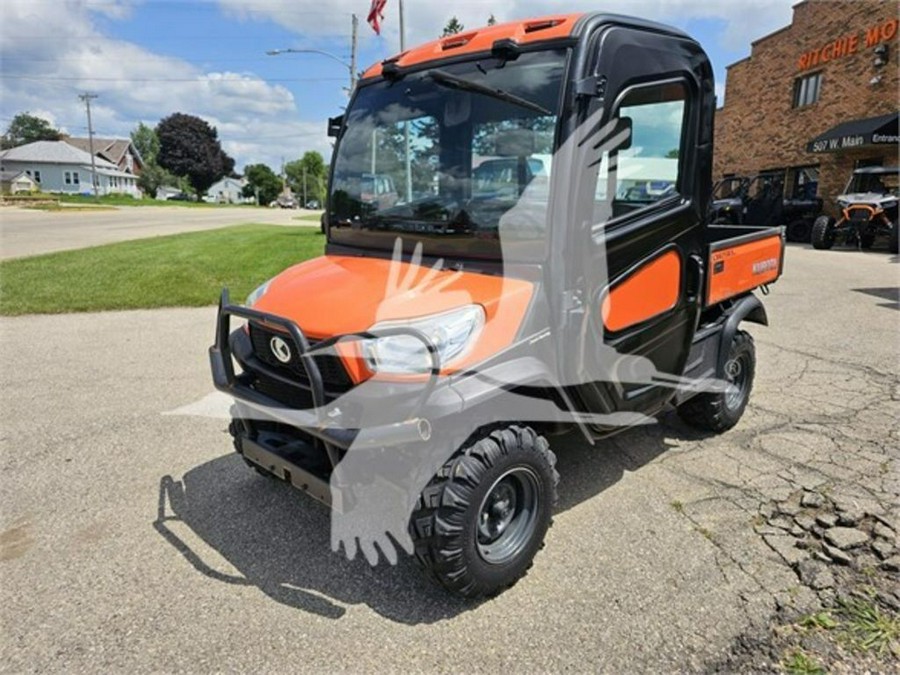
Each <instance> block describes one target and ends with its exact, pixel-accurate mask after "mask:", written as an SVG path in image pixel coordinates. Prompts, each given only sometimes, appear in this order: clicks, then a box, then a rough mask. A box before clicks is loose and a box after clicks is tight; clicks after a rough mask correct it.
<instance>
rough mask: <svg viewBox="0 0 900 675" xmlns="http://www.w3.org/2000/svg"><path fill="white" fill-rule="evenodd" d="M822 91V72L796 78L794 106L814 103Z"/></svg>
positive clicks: (799, 106) (800, 106) (798, 106)
mask: <svg viewBox="0 0 900 675" xmlns="http://www.w3.org/2000/svg"><path fill="white" fill-rule="evenodd" d="M821 91H822V73H813V74H812V75H807V76H805V77H798V78H797V79H796V80H794V107H795V108H802V107H803V106H807V105H812V104H813V103H815V102H816V101H818V100H819V94H820V93H821Z"/></svg>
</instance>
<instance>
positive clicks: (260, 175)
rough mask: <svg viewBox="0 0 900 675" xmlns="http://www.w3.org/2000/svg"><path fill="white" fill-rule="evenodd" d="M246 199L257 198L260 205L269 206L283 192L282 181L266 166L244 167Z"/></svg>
mask: <svg viewBox="0 0 900 675" xmlns="http://www.w3.org/2000/svg"><path fill="white" fill-rule="evenodd" d="M244 178H246V179H247V185H246V186H244V190H243V194H244V196H245V197H255V198H256V200H257V203H258V204H268V203H269V202H271V201H273V200H274V199H276V198H277V197H278V194H279V193H280V192H281V179H280V178H279V177H278V176H276V175H275V172H274V171H272V169H270V168H269V167H268V166H266V165H265V164H250V165H249V166H245V167H244Z"/></svg>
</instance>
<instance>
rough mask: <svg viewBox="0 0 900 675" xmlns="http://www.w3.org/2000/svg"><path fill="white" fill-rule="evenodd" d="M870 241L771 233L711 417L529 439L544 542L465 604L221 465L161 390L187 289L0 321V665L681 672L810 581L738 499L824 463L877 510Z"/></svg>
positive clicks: (895, 488)
mask: <svg viewBox="0 0 900 675" xmlns="http://www.w3.org/2000/svg"><path fill="white" fill-rule="evenodd" d="M193 213H194V212H191V215H193ZM197 213H198V214H200V213H202V212H199V211H198V212H197ZM160 217H162V216H161V214H160ZM897 263H898V258H897V257H896V256H890V255H888V254H886V253H884V252H871V253H864V252H856V251H849V250H834V251H827V252H825V251H813V250H811V249H809V248H808V247H791V248H790V249H789V250H788V252H787V256H786V272H785V275H784V277H783V278H782V279H781V280H780V281H779V282H778V283H776V284H775V285H773V286H772V288H771V294H770V295H769V296H768V297H767V298H765V303H766V306H767V308H768V312H769V319H770V324H771V325H770V326H769V327H761V326H752V327H751V331H752V333H753V335H754V336H755V339H756V345H757V355H758V366H757V373H756V385H755V389H754V392H753V395H752V399H751V403H750V406H749V408H748V410H747V412H746V414H745V416H744V418H743V420H742V421H741V423H740V424H739V425H738V426H737V427H736V428H735V429H733V430H732V431H729V432H727V433H725V434H723V435H721V436H717V437H708V436H704V435H702V434H698V433H696V432H694V431H692V430H690V429H689V428H687V427H685V426H684V425H683V424H682V423H681V422H680V421H679V420H678V419H677V417H676V416H675V415H674V414H671V413H670V414H667V415H665V416H663V418H662V419H661V420H660V423H659V424H657V425H654V426H649V427H642V428H639V429H635V430H632V431H628V432H625V433H623V434H620V435H619V436H617V437H615V438H612V439H610V440H608V441H605V442H603V443H601V444H600V445H599V446H597V447H595V448H592V447H588V446H586V445H585V444H584V443H583V442H582V441H581V440H580V439H579V438H577V437H575V436H571V437H563V438H558V439H554V440H553V441H552V444H553V448H554V450H555V451H556V453H557V455H558V457H559V472H560V474H561V482H560V497H561V501H560V504H559V508H558V510H557V513H556V516H555V524H554V526H553V528H552V529H551V530H550V532H549V534H548V537H547V546H546V548H545V549H544V550H543V551H542V552H541V553H540V554H539V555H538V557H537V559H536V562H535V565H534V567H533V568H532V570H531V572H530V573H529V575H528V576H527V577H526V578H525V579H524V580H522V581H521V582H520V583H519V584H518V585H516V586H515V587H513V588H512V589H510V590H509V591H507V592H505V593H503V594H502V595H500V596H499V597H497V598H495V599H492V600H489V601H485V602H480V603H475V602H469V601H462V600H457V599H453V598H450V597H448V596H447V595H445V594H444V593H443V592H442V591H441V590H439V589H437V588H434V587H432V586H431V585H430V584H429V583H428V582H427V581H425V580H424V579H423V578H422V577H421V576H420V574H419V573H418V571H417V570H416V568H415V566H414V565H413V564H412V563H411V562H410V561H408V560H403V561H401V563H400V564H399V565H397V566H396V567H390V566H387V565H385V564H381V565H380V566H378V567H376V568H372V567H370V566H369V565H368V564H367V563H366V562H365V561H364V560H361V559H357V560H355V561H353V562H348V561H347V560H345V559H344V558H342V557H340V556H338V555H336V554H333V553H332V552H331V551H330V547H329V517H328V513H327V512H326V510H325V509H324V508H323V507H321V506H319V505H318V504H317V503H315V502H313V501H312V500H311V499H309V498H307V497H306V496H305V495H302V494H300V493H298V492H297V491H295V490H293V489H292V488H290V487H288V486H287V485H285V484H282V483H278V482H275V481H272V480H269V479H266V478H264V477H262V476H259V475H257V474H256V473H254V472H253V471H251V470H249V469H248V468H247V467H246V466H245V465H244V464H243V462H242V461H241V460H240V459H239V458H238V457H237V456H236V455H235V454H233V453H232V452H231V444H230V437H229V436H228V434H227V433H226V429H225V427H226V423H225V422H223V421H220V420H214V419H204V418H193V417H184V416H173V415H167V414H164V413H165V412H166V411H171V410H173V409H175V408H177V407H179V406H182V405H185V404H188V403H191V402H193V401H196V400H197V399H200V398H201V397H202V396H204V395H206V394H207V393H209V392H211V391H212V387H211V383H210V376H209V372H208V365H207V356H206V350H207V347H208V345H209V344H210V342H211V341H212V338H213V332H214V318H215V310H214V309H213V308H212V307H210V308H203V309H172V310H155V311H132V312H110V313H100V314H81V315H67V316H26V317H17V318H3V319H2V321H0V350H2V351H0V365H2V369H3V387H2V393H0V410H2V416H3V423H2V432H0V458H2V459H0V461H2V464H0V466H2V471H0V476H2V478H0V504H2V511H0V618H2V633H0V634H2V638H0V670H2V671H3V672H10V673H13V672H16V673H17V672H24V671H35V672H48V671H49V672H66V673H76V672H91V673H93V672H98V671H113V672H150V671H153V672H171V671H187V670H189V671H194V672H212V671H216V672H221V671H245V672H292V671H318V672H323V671H324V672H330V671H356V672H371V671H423V670H424V671H442V672H445V671H454V672H498V671H504V672H535V671H553V672H561V671H580V672H583V671H592V672H597V671H604V672H636V671H641V672H672V671H696V670H702V669H704V668H708V667H709V665H710V664H713V663H716V662H718V661H719V660H720V659H721V658H722V656H723V655H724V654H725V653H727V652H728V650H729V649H730V647H731V645H732V644H733V642H734V640H735V638H736V637H737V636H739V635H741V634H743V633H745V632H746V631H747V630H748V629H749V628H752V627H759V626H765V625H766V623H767V622H768V621H769V620H770V617H771V616H772V612H773V611H774V608H775V602H776V599H777V598H781V599H782V600H781V601H782V602H784V598H785V597H789V598H790V600H789V601H790V602H797V603H799V604H802V603H811V602H812V598H811V597H810V592H809V591H808V589H806V588H805V587H804V586H802V584H800V583H799V582H798V578H797V574H796V573H795V572H794V570H792V569H791V567H790V566H789V565H788V564H787V563H786V562H785V560H783V559H782V558H781V557H780V556H779V555H778V554H777V552H776V551H775V550H774V549H773V548H772V547H771V546H769V545H767V543H766V541H765V540H764V539H763V537H762V536H760V535H759V534H758V532H757V531H756V529H755V527H754V522H755V521H756V520H757V519H758V517H759V516H758V513H759V509H760V507H761V505H763V504H765V503H767V502H768V501H770V500H773V499H784V498H786V497H787V496H788V495H790V494H792V493H793V492H794V491H796V490H799V489H801V488H802V486H803V485H805V484H807V483H810V484H815V485H816V486H820V487H821V486H823V485H826V486H834V488H835V489H840V490H845V491H846V490H849V491H850V492H853V491H858V492H865V493H866V494H867V495H869V496H870V497H872V498H873V499H876V500H879V503H880V504H881V505H882V506H883V507H884V511H885V513H886V517H885V519H886V520H887V521H888V522H893V523H894V525H895V527H896V524H897V504H898V501H900V500H898V497H900V485H898V483H900V481H898V480H897V475H898V473H897V459H898V450H897V448H898V447H900V442H898V440H900V439H898V428H900V424H898V418H900V412H898V398H900V388H898V375H897V373H898V368H897V366H898V335H900V332H898V329H900V322H898V318H900V312H898V309H900V298H898V285H900V284H898V281H900V279H898V264H897Z"/></svg>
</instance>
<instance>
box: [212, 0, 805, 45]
mask: <svg viewBox="0 0 900 675" xmlns="http://www.w3.org/2000/svg"><path fill="white" fill-rule="evenodd" d="M218 2H219V5H220V6H221V7H222V8H223V9H224V10H225V11H226V12H228V13H229V14H231V15H232V16H235V17H239V18H243V19H246V20H269V21H274V22H275V23H277V24H279V25H281V26H283V27H284V28H287V29H289V30H291V31H294V32H295V33H297V34H299V35H304V36H308V37H316V36H323V35H335V34H341V35H344V34H346V33H347V31H348V26H349V23H350V15H351V13H354V12H355V13H356V14H357V16H358V17H359V20H360V36H361V38H363V39H364V40H369V39H371V37H372V31H371V30H370V29H369V27H368V26H366V25H365V20H366V14H367V12H368V7H369V4H368V3H367V2H365V0H332V2H329V3H328V5H327V9H323V8H322V3H321V2H320V1H319V0H293V1H291V2H286V1H285V0H254V2H253V3H252V4H250V5H248V3H247V2H246V0H218ZM795 2H796V0H754V1H753V2H742V1H740V0H724V1H721V2H710V0H607V1H606V2H603V3H600V4H599V5H598V3H597V2H595V1H594V0H508V1H507V2H505V3H503V4H502V5H501V6H498V7H496V8H491V7H490V5H486V4H484V3H482V2H474V1H473V2H462V3H460V2H457V3H440V2H423V1H422V0H419V1H418V2H413V1H411V0H406V2H405V3H404V8H405V14H406V26H407V43H408V45H411V44H417V43H420V42H425V41H428V40H432V39H434V38H435V37H437V35H438V34H440V32H441V30H442V29H443V27H444V25H445V24H446V22H447V20H448V19H450V17H452V16H456V17H457V18H458V19H459V21H460V22H461V23H462V24H463V25H464V26H466V27H469V28H475V27H478V26H482V25H484V24H485V23H486V22H487V19H488V17H489V16H490V14H491V12H493V14H494V16H495V18H496V19H497V20H498V21H499V22H503V21H511V20H514V19H521V18H526V17H533V16H544V15H548V14H553V13H572V12H588V11H597V10H598V7H599V8H600V9H602V11H604V12H609V13H612V14H626V15H630V16H639V17H645V18H648V19H651V20H654V21H660V22H664V23H665V22H678V23H681V22H683V21H685V20H689V19H719V20H721V21H724V22H725V29H724V31H723V33H722V36H721V40H722V43H723V44H724V45H734V44H736V45H739V46H741V47H745V46H746V47H748V48H749V43H750V41H752V40H755V39H757V38H760V37H762V36H763V35H766V34H768V33H770V32H772V31H774V30H776V29H778V28H780V27H782V26H784V25H787V24H788V23H790V20H791V6H792V5H793V4H795ZM398 24H399V19H398V3H397V0H387V5H386V7H385V19H384V21H383V24H382V35H383V36H384V38H385V40H386V41H387V43H388V45H389V47H388V51H395V50H396V48H397V46H398V45H399V37H398V34H399V31H398Z"/></svg>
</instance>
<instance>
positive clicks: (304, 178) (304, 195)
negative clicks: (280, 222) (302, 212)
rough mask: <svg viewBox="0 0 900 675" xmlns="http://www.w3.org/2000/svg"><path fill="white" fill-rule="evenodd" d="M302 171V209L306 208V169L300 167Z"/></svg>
mask: <svg viewBox="0 0 900 675" xmlns="http://www.w3.org/2000/svg"><path fill="white" fill-rule="evenodd" d="M301 168H302V169H303V208H304V209H305V208H306V204H307V199H306V167H305V166H303V167H301Z"/></svg>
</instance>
